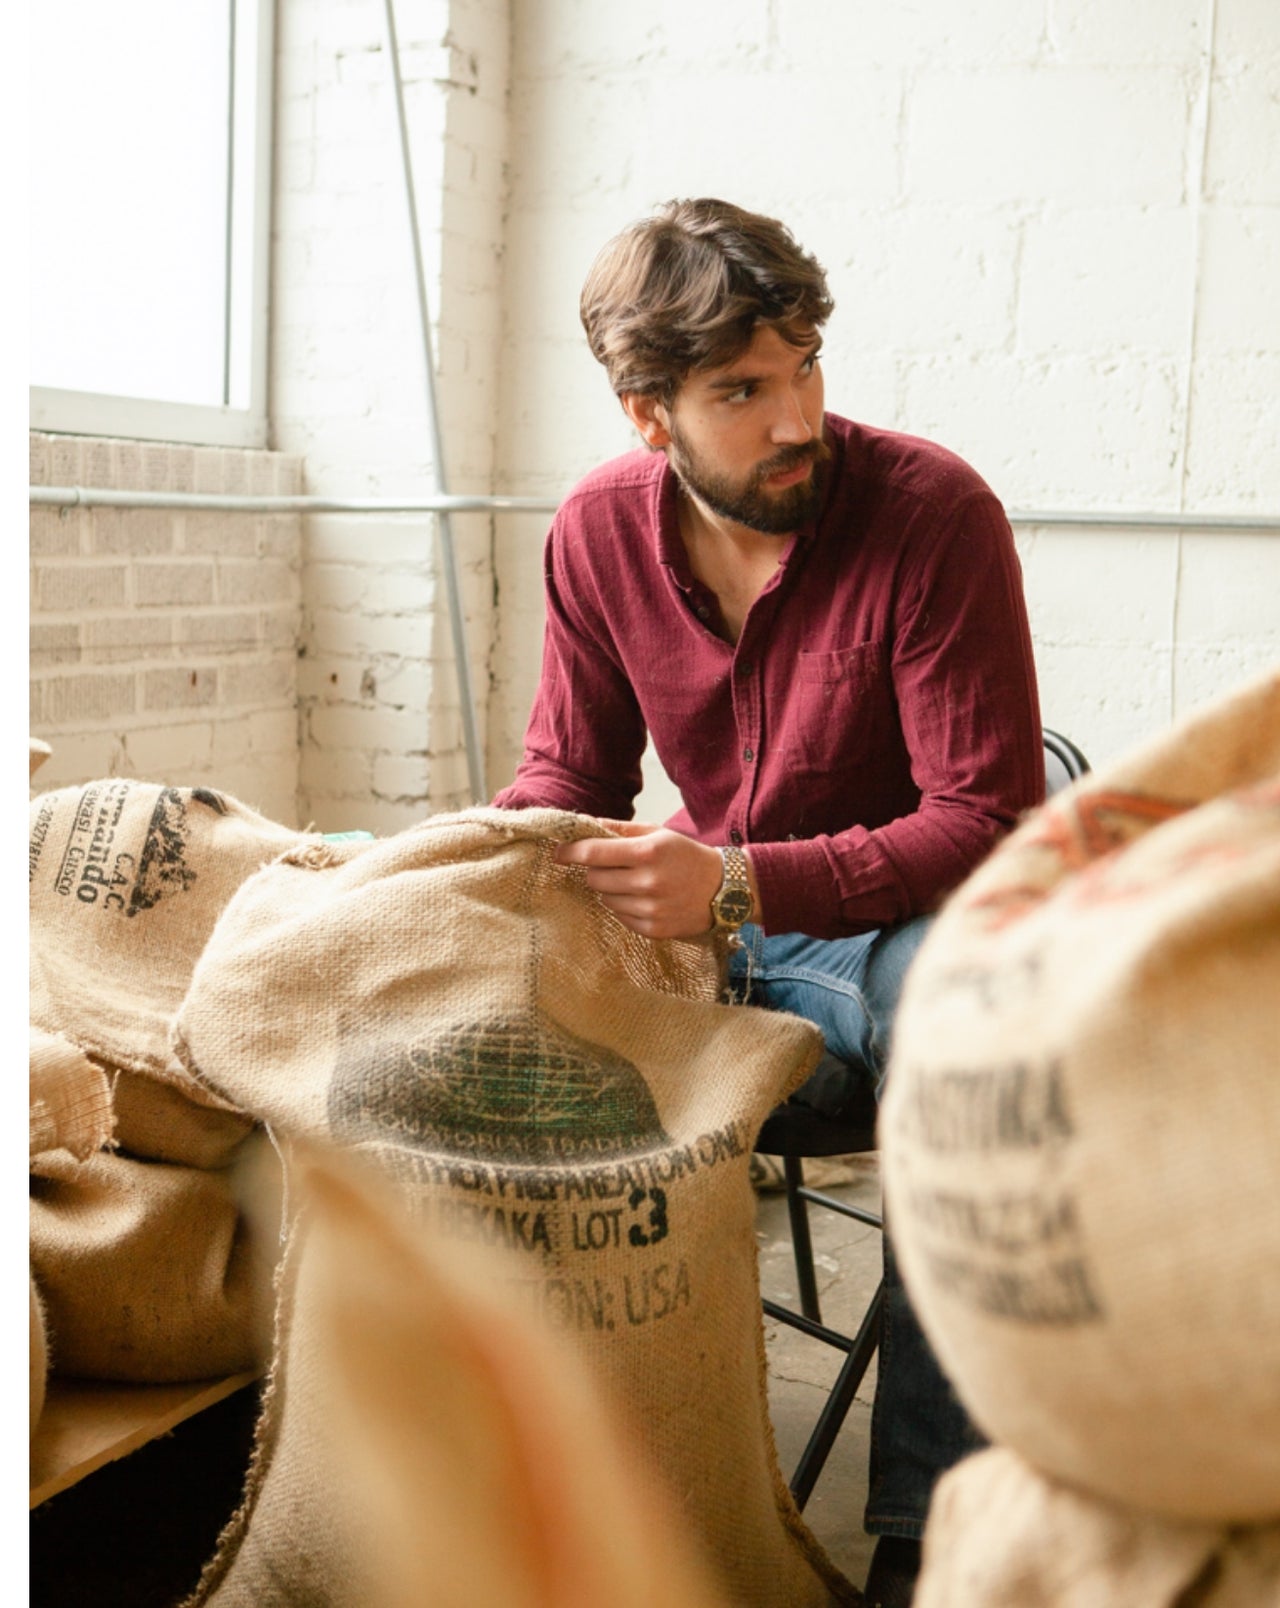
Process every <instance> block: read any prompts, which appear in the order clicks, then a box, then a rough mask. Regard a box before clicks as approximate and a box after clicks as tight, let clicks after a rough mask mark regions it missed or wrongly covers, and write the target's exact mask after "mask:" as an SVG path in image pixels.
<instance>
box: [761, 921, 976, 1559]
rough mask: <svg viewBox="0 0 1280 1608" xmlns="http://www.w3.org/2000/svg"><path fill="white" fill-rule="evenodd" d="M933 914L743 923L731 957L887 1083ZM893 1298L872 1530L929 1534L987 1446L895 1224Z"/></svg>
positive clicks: (853, 1064) (777, 1000)
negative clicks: (941, 1349)
mask: <svg viewBox="0 0 1280 1608" xmlns="http://www.w3.org/2000/svg"><path fill="white" fill-rule="evenodd" d="M929 919H930V918H929V917H927V916H921V917H918V918H917V919H916V920H914V921H908V922H905V923H904V924H903V925H902V926H900V927H884V928H882V929H880V930H879V931H878V932H870V933H864V934H861V935H859V936H858V937H856V938H836V939H822V938H808V937H805V935H804V934H803V933H782V934H779V935H778V936H777V937H773V938H766V937H765V936H764V934H763V933H762V932H761V930H760V929H759V927H756V926H750V925H749V926H746V927H744V928H743V929H742V940H743V948H741V949H738V950H735V951H734V953H733V956H732V958H731V960H730V979H731V981H732V984H733V988H734V994H735V997H736V998H738V999H739V1000H741V1001H742V1002H743V1003H751V1004H755V1005H763V1006H765V1007H767V1008H770V1009H773V1010H784V1011H790V1012H792V1013H793V1014H794V1015H796V1016H804V1017H807V1018H808V1019H809V1021H811V1022H816V1023H817V1025H818V1026H819V1027H820V1028H821V1029H822V1032H823V1036H824V1038H825V1039H826V1041H827V1049H828V1050H829V1051H830V1052H831V1054H832V1055H836V1056H838V1057H839V1058H840V1060H842V1061H845V1062H847V1063H848V1065H849V1068H850V1071H849V1077H850V1079H851V1080H862V1082H863V1085H864V1087H865V1083H866V1080H868V1079H869V1080H870V1081H871V1083H872V1086H873V1087H874V1090H875V1093H876V1097H877V1099H878V1098H879V1096H880V1092H881V1089H882V1087H883V1084H884V1076H885V1071H886V1067H887V1063H888V1056H889V1049H890V1045H891V1041H892V1033H893V1018H894V1013H895V1011H896V1009H897V1005H898V996H899V994H900V993H901V991H902V983H903V979H904V978H905V976H906V973H907V967H908V966H909V965H910V963H911V961H912V959H913V957H914V956H915V952H916V950H917V949H918V948H919V947H920V942H921V940H922V939H923V937H924V935H925V932H926V931H927V930H928V926H929ZM806 1094H809V1095H810V1096H811V1099H810V1103H812V1104H815V1105H816V1106H817V1107H818V1109H819V1110H827V1111H830V1112H832V1114H835V1112H836V1110H837V1109H838V1103H839V1102H838V1085H837V1086H836V1087H835V1088H833V1085H832V1083H831V1080H830V1079H829V1078H826V1079H823V1080H822V1081H821V1082H819V1080H818V1079H817V1078H815V1079H811V1080H810V1082H809V1083H807V1084H805V1085H803V1086H802V1087H801V1088H800V1089H799V1090H798V1091H797V1093H796V1095H795V1096H793V1098H796V1099H800V1100H803V1099H805V1097H806ZM884 1296H885V1299H884V1309H883V1317H882V1324H881V1335H880V1365H879V1371H878V1374H877V1380H876V1395H875V1403H874V1405H873V1408H872V1412H871V1468H870V1479H869V1485H868V1493H867V1508H866V1514H865V1517H864V1523H865V1526H866V1528H867V1530H868V1531H869V1532H870V1533H871V1534H872V1535H897V1536H906V1537H910V1538H918V1537H920V1536H921V1535H922V1534H923V1533H924V1521H925V1517H926V1515H927V1513H928V1510H929V1499H930V1497H931V1495H932V1494H933V1487H934V1483H935V1481H936V1480H937V1479H938V1478H939V1477H940V1476H941V1475H942V1474H944V1473H945V1472H946V1471H947V1469H949V1468H950V1467H951V1465H952V1464H953V1463H956V1462H958V1461H959V1460H960V1458H962V1457H965V1456H967V1455H968V1454H969V1453H970V1452H972V1451H976V1450H977V1449H978V1448H979V1447H980V1446H981V1445H982V1444H983V1441H982V1437H981V1436H980V1435H979V1433H978V1431H977V1430H976V1429H975V1428H974V1426H973V1424H972V1423H971V1422H970V1420H969V1417H968V1415H967V1414H966V1412H965V1410H964V1408H963V1407H962V1406H961V1405H960V1403H959V1401H958V1400H957V1399H956V1396H955V1393H954V1391H953V1390H952V1389H951V1386H950V1385H949V1384H948V1382H947V1380H946V1378H945V1377H944V1375H943V1373H942V1370H941V1369H940V1368H939V1367H938V1364H937V1361H936V1359H935V1358H934V1355H933V1351H932V1349H931V1347H930V1346H929V1343H928V1341H927V1340H926V1339H925V1337H924V1334H923V1332H922V1331H921V1328H920V1325H919V1323H918V1322H917V1321H916V1316H915V1313H914V1312H913V1311H912V1309H911V1304H910V1302H909V1301H908V1300H907V1292H906V1290H905V1289H904V1287H903V1283H902V1279H901V1276H900V1275H899V1272H898V1264H897V1258H896V1257H895V1256H894V1253H893V1246H892V1243H891V1242H890V1239H889V1235H888V1234H887V1233H886V1234H885V1236H884Z"/></svg>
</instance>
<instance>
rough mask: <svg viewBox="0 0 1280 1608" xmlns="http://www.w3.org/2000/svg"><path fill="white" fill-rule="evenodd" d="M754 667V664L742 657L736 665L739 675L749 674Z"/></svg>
mask: <svg viewBox="0 0 1280 1608" xmlns="http://www.w3.org/2000/svg"><path fill="white" fill-rule="evenodd" d="M754 669H755V665H753V664H752V663H751V661H750V659H744V660H743V661H742V663H741V664H740V665H739V666H738V674H739V675H740V676H749V675H750V674H751V672H752V671H753V670H754Z"/></svg>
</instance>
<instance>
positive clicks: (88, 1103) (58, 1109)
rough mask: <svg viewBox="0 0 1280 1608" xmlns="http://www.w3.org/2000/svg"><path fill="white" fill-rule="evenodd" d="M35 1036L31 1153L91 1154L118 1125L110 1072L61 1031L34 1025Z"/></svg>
mask: <svg viewBox="0 0 1280 1608" xmlns="http://www.w3.org/2000/svg"><path fill="white" fill-rule="evenodd" d="M30 1041H31V1059H30V1124H31V1126H30V1133H31V1150H30V1154H31V1155H32V1156H38V1155H40V1154H41V1152H42V1151H46V1150H58V1149H62V1150H66V1151H69V1152H70V1154H71V1155H73V1156H76V1157H78V1158H81V1159H83V1158H84V1157H85V1156H91V1155H92V1154H93V1152H94V1151H95V1150H101V1149H102V1147H103V1145H105V1144H106V1143H107V1141H108V1140H109V1139H110V1138H111V1134H112V1129H113V1126H114V1115H113V1112H112V1106H111V1086H110V1084H109V1083H108V1082H107V1079H106V1075H105V1073H104V1072H103V1071H102V1069H101V1067H96V1066H94V1064H93V1063H92V1061H90V1060H89V1059H88V1057H87V1056H86V1055H84V1054H83V1052H82V1051H80V1050H79V1049H77V1048H76V1046H75V1045H74V1044H71V1043H69V1042H68V1041H67V1040H66V1039H65V1038H63V1037H62V1035H61V1034H60V1033H45V1032H42V1031H41V1030H40V1029H39V1028H38V1027H33V1028H32V1029H31V1032H30Z"/></svg>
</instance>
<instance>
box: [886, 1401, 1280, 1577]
mask: <svg viewBox="0 0 1280 1608" xmlns="http://www.w3.org/2000/svg"><path fill="white" fill-rule="evenodd" d="M1081 1411H1082V1413H1083V1412H1087V1411H1088V1405H1087V1403H1082V1406H1081ZM1278 1605H1280V1525H1274V1524H1273V1525H1267V1526H1250V1527H1246V1528H1241V1529H1234V1530H1233V1529H1228V1528H1224V1527H1222V1526H1219V1525H1212V1524H1196V1523H1194V1522H1192V1521H1191V1520H1185V1519H1184V1520H1179V1519H1165V1518H1156V1517H1154V1516H1152V1515H1148V1514H1142V1513H1136V1512H1134V1511H1133V1510H1132V1509H1126V1508H1121V1507H1119V1506H1117V1505H1115V1504H1113V1503H1109V1502H1106V1501H1103V1500H1101V1499H1100V1498H1096V1497H1092V1496H1089V1495H1087V1494H1086V1493H1085V1492H1083V1491H1080V1490H1073V1489H1072V1488H1071V1487H1070V1486H1067V1485H1062V1484H1060V1483H1058V1482H1057V1481H1055V1480H1052V1479H1050V1478H1049V1477H1048V1476H1047V1475H1044V1474H1041V1473H1039V1472H1037V1471H1036V1470H1035V1469H1033V1468H1032V1467H1031V1465H1030V1464H1028V1463H1026V1462H1024V1461H1023V1460H1022V1459H1021V1458H1020V1457H1019V1456H1018V1455H1017V1453H1016V1452H1011V1451H1009V1450H1008V1449H1007V1448H1003V1447H1001V1448H993V1449H991V1450H989V1451H985V1452H979V1453H978V1454H977V1456H976V1457H970V1458H966V1459H965V1461H964V1462H962V1463H959V1464H957V1465H956V1467H955V1468H953V1469H952V1470H951V1471H950V1473H948V1474H946V1475H944V1476H943V1478H942V1480H941V1481H939V1484H938V1487H937V1490H936V1491H935V1492H934V1498H933V1503H932V1506H931V1507H930V1509H929V1526H928V1529H927V1530H926V1532H925V1544H924V1569H923V1571H922V1573H921V1576H920V1583H919V1585H918V1586H917V1588H916V1595H915V1599H914V1602H913V1605H912V1608H1278Z"/></svg>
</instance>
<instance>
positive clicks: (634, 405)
mask: <svg viewBox="0 0 1280 1608" xmlns="http://www.w3.org/2000/svg"><path fill="white" fill-rule="evenodd" d="M618 400H619V401H620V402H621V403H622V406H623V408H624V409H625V410H626V415H627V417H628V418H629V419H630V420H631V422H632V424H634V425H635V427H636V429H637V430H639V432H640V434H641V435H642V436H643V437H644V440H645V445H646V446H649V447H652V448H654V449H655V450H656V449H658V448H661V447H665V446H666V445H667V443H668V442H669V441H670V440H671V415H670V414H669V413H668V412H667V410H666V408H665V407H663V405H662V403H661V402H660V401H659V400H658V398H657V397H656V396H642V395H641V394H640V392H638V391H624V392H623V393H622V395H621V397H619V399H618Z"/></svg>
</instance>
